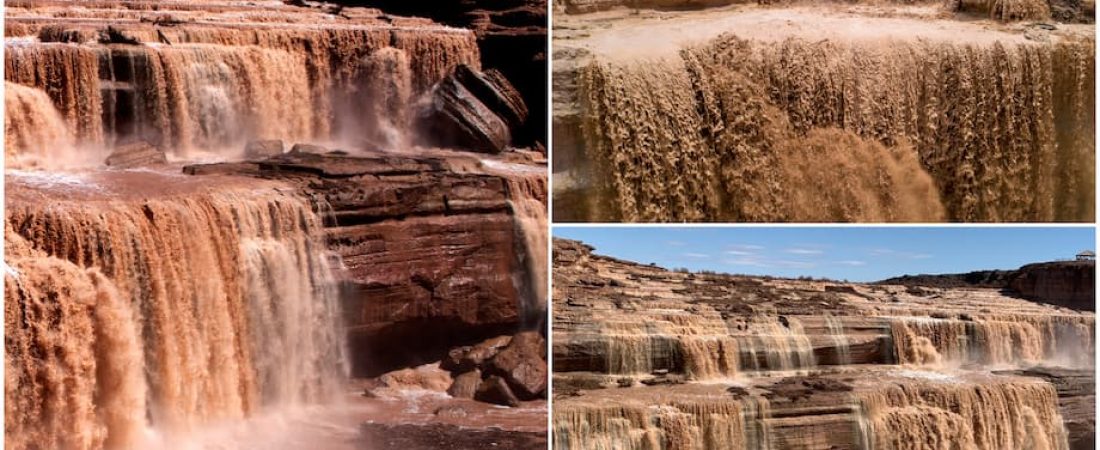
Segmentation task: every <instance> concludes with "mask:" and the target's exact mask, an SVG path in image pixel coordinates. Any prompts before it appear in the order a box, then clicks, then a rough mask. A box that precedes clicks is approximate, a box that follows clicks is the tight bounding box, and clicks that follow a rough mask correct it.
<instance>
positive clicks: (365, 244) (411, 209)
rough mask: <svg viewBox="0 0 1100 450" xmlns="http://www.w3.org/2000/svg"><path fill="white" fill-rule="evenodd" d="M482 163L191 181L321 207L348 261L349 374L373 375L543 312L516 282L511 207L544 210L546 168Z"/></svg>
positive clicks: (300, 170)
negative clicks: (296, 197)
mask: <svg viewBox="0 0 1100 450" xmlns="http://www.w3.org/2000/svg"><path fill="white" fill-rule="evenodd" d="M486 161H487V160H482V159H479V158H477V157H473V156H463V155H460V154H455V153H449V152H439V153H438V154H436V155H433V156H411V155H410V156H397V155H392V154H377V155H375V156H371V157H352V156H340V155H331V154H329V155H316V154H309V153H287V154H284V155H282V156H278V157H274V158H270V159H266V160H259V161H254V162H244V163H223V164H213V165H196V166H189V167H187V168H186V169H185V171H186V172H187V173H190V174H194V175H207V174H234V175H244V176H251V177H257V178H268V179H277V180H283V181H285V182H289V183H290V184H291V185H293V186H295V187H296V188H297V189H298V190H299V192H300V193H301V195H303V196H305V197H307V198H310V199H312V200H313V201H314V202H315V203H316V204H317V205H318V207H319V208H321V211H322V216H323V217H324V223H325V240H326V242H327V244H328V248H329V249H331V250H332V251H334V252H336V253H337V254H338V255H339V256H340V259H341V261H342V268H341V272H342V278H341V282H342V284H343V288H342V294H341V295H342V297H343V301H342V305H343V310H344V314H345V318H346V323H347V325H348V327H349V328H348V333H349V339H350V346H351V348H352V349H354V351H353V352H352V368H353V370H352V373H353V374H354V375H357V376H374V375H378V374H381V373H384V372H388V371H390V370H394V369H397V368H401V367H409V366H413V365H419V364H424V363H428V362H432V361H439V360H440V359H441V358H442V357H443V356H444V355H446V353H447V351H448V350H449V349H451V348H453V347H455V346H456V345H472V344H475V343H477V342H479V341H481V340H483V339H486V338H488V337H491V336H497V335H501V334H511V333H512V332H514V331H516V330H517V329H518V328H519V327H520V325H521V323H522V322H523V320H522V317H523V314H524V309H525V306H524V305H525V304H529V303H532V302H537V300H533V299H532V298H531V295H530V294H529V293H528V292H527V291H525V289H526V284H525V283H524V282H520V283H517V282H516V279H517V277H518V278H519V279H521V280H522V279H523V274H525V273H527V272H528V271H529V269H528V267H527V266H526V265H524V264H523V262H522V261H521V260H520V257H519V256H517V255H520V254H522V253H524V252H525V251H527V250H526V246H527V244H526V243H525V241H524V240H523V236H524V231H523V230H521V229H519V227H520V223H519V222H518V221H517V218H516V212H515V210H514V208H515V207H516V205H518V204H519V203H520V202H521V201H523V200H532V201H534V202H536V203H538V204H541V205H545V203H544V202H545V201H546V195H547V194H546V190H547V188H546V178H545V175H544V172H542V170H544V169H540V167H544V166H540V165H537V164H535V165H530V163H523V162H522V160H520V162H519V163H509V162H500V163H496V164H494V162H493V161H488V162H486ZM487 167H497V169H493V168H487ZM543 208H545V206H543ZM542 220H545V218H543V219H542ZM542 226H544V227H545V222H543V225H542ZM527 309H535V310H542V309H541V308H540V307H538V306H537V305H535V306H531V307H527ZM531 314H538V312H537V311H535V312H531ZM394 342H401V343H402V345H401V346H394V345H393V343H394Z"/></svg>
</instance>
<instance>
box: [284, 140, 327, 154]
mask: <svg viewBox="0 0 1100 450" xmlns="http://www.w3.org/2000/svg"><path fill="white" fill-rule="evenodd" d="M290 153H291V154H293V155H300V154H303V153H309V154H314V155H323V154H325V153H328V149H327V148H325V147H324V146H320V145H316V144H301V143H298V144H294V146H293V147H291V148H290Z"/></svg>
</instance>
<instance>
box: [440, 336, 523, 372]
mask: <svg viewBox="0 0 1100 450" xmlns="http://www.w3.org/2000/svg"><path fill="white" fill-rule="evenodd" d="M511 341H512V337H511V336H497V337H495V338H490V339H486V340H484V341H482V342H481V343H479V344H477V345H474V346H464V347H458V348H455V349H452V350H451V351H450V352H448V353H447V358H445V359H444V360H443V362H442V363H441V365H440V367H442V368H443V369H445V370H450V371H451V372H459V373H461V372H467V371H470V370H473V369H480V368H481V367H482V366H483V365H484V364H485V362H486V361H488V360H489V359H491V358H492V357H494V356H496V354H497V353H498V352H499V351H500V349H501V348H503V347H504V346H506V345H508V343H509V342H511Z"/></svg>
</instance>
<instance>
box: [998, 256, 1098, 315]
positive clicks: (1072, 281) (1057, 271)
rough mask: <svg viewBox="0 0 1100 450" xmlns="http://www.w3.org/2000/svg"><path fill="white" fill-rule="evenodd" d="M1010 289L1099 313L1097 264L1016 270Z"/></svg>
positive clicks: (1041, 265)
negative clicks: (1097, 310)
mask: <svg viewBox="0 0 1100 450" xmlns="http://www.w3.org/2000/svg"><path fill="white" fill-rule="evenodd" d="M1008 287H1009V288H1010V289H1012V290H1013V291H1015V292H1017V293H1019V294H1020V295H1022V296H1024V297H1026V298H1029V299H1033V300H1035V301H1040V302H1043V303H1050V304H1052V305H1058V306H1064V307H1067V308H1073V309H1076V310H1079V311H1095V310H1096V262H1095V261H1059V262H1048V263H1039V264H1029V265H1026V266H1023V267H1021V268H1020V270H1018V271H1016V273H1015V276H1014V277H1012V279H1011V280H1010V281H1009V282H1008Z"/></svg>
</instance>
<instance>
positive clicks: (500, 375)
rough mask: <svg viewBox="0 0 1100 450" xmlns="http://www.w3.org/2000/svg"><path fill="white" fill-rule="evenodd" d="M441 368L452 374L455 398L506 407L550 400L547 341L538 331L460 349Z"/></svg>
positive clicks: (452, 353) (451, 390)
mask: <svg viewBox="0 0 1100 450" xmlns="http://www.w3.org/2000/svg"><path fill="white" fill-rule="evenodd" d="M440 367H441V368H442V369H444V370H449V371H451V374H452V376H453V377H454V383H453V384H452V385H451V387H450V389H449V390H448V392H450V393H451V395H452V396H455V397H463V398H470V397H473V398H475V399H477V400H480V401H485V402H490V403H497V404H501V405H506V406H515V405H516V404H518V402H519V401H526V400H536V399H540V398H541V399H544V398H546V386H547V380H548V377H547V376H548V373H547V365H546V340H545V339H544V338H543V336H542V335H541V334H540V332H538V331H525V332H521V333H517V334H516V335H514V336H498V337H495V338H491V339H487V340H485V341H483V342H481V343H478V344H477V345H472V346H463V347H456V348H454V349H451V350H450V351H449V352H447V357H446V358H444V360H443V361H442V362H441V363H440Z"/></svg>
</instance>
